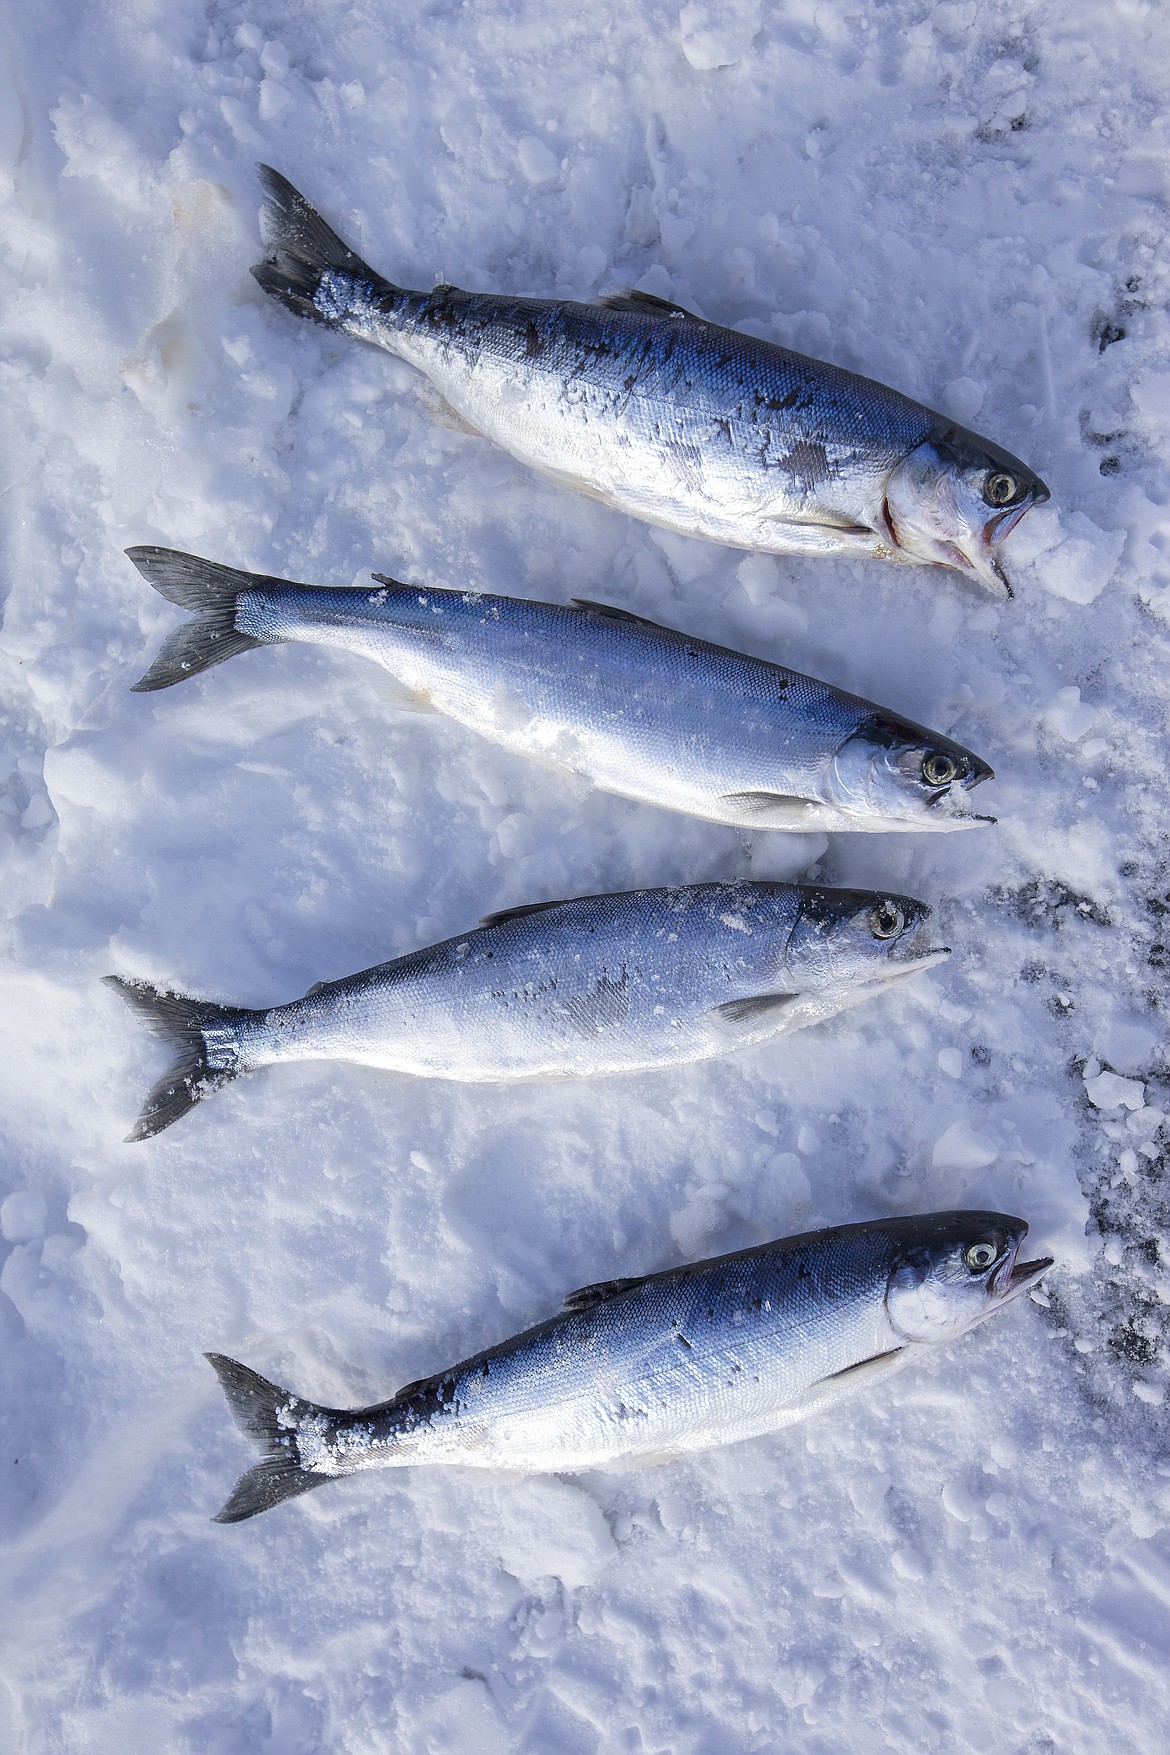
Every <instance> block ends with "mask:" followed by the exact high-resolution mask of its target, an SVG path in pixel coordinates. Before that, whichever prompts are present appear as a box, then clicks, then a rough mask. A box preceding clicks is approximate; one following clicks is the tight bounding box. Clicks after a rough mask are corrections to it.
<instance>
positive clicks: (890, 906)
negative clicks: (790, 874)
mask: <svg viewBox="0 0 1170 1755" xmlns="http://www.w3.org/2000/svg"><path fill="white" fill-rule="evenodd" d="M929 918H930V909H929V908H928V907H927V905H926V903H925V902H919V901H916V900H915V898H914V897H913V896H889V895H881V894H878V893H875V892H874V891H871V890H829V889H821V888H820V887H819V886H810V887H809V888H808V889H807V890H806V892H805V897H804V900H803V902H802V904H801V910H800V914H799V916H798V918H797V920H796V923H795V925H794V926H793V928H792V930H791V932H790V933H789V935H788V941H787V944H786V946H785V952H784V977H785V979H786V980H788V981H791V983H792V991H795V992H800V993H806V994H810V995H813V994H815V995H820V996H823V997H824V998H826V999H828V998H829V997H830V996H831V995H833V994H844V993H846V992H848V994H849V995H850V998H849V1000H847V1001H842V1000H837V1001H836V1003H834V1004H833V1006H832V1007H831V1009H832V1010H839V1009H840V1008H841V1004H842V1003H853V1002H854V1001H855V1000H856V999H860V998H864V997H865V996H866V995H867V994H868V993H869V992H870V991H871V990H872V989H874V988H876V987H879V986H882V985H884V984H885V983H887V982H890V981H896V980H898V979H900V978H901V977H902V976H905V975H913V974H915V973H916V972H917V971H918V970H920V969H929V968H931V967H932V966H933V965H934V964H935V963H940V962H941V961H942V960H943V958H944V957H949V956H950V954H951V953H950V951H949V949H947V948H946V947H945V946H941V945H935V946H931V945H924V944H923V943H922V928H923V926H924V924H925V922H926V921H927V920H929ZM826 1015H828V1014H826Z"/></svg>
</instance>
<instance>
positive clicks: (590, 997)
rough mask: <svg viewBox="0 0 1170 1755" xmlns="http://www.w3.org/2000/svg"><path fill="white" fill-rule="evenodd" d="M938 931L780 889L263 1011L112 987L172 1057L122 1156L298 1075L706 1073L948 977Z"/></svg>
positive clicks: (591, 903)
mask: <svg viewBox="0 0 1170 1755" xmlns="http://www.w3.org/2000/svg"><path fill="white" fill-rule="evenodd" d="M930 912H931V911H930V909H929V908H928V907H927V905H926V904H925V903H924V902H919V901H917V900H915V899H914V898H913V897H910V896H891V895H881V894H878V893H876V892H871V891H867V890H845V889H827V888H824V887H822V886H820V885H812V884H789V883H774V882H767V883H763V882H761V883H750V882H732V883H706V884H690V885H683V886H680V887H678V888H671V889H651V890H630V891H626V892H623V893H619V894H615V895H602V896H579V897H576V898H574V899H573V900H571V901H559V902H537V903H526V904H523V905H521V906H520V907H516V908H506V909H504V910H503V911H501V912H499V913H496V914H489V915H487V916H486V917H485V919H484V920H483V922H482V924H481V925H480V926H479V927H478V929H476V930H475V931H473V932H468V933H463V934H460V935H459V936H457V937H455V938H449V939H445V940H444V941H443V942H442V943H441V944H436V945H430V946H429V947H427V948H426V949H425V950H418V951H411V952H409V953H408V954H407V955H406V956H403V957H398V958H396V959H395V960H394V961H393V962H389V963H381V964H379V965H377V967H375V968H373V969H366V970H363V971H362V972H361V973H360V974H357V975H350V976H347V977H345V978H344V979H343V980H340V981H323V982H318V983H317V984H316V985H315V986H314V987H311V988H310V989H309V991H308V993H306V994H305V996H304V997H303V998H302V999H295V1000H293V1001H291V1003H289V1004H287V1005H278V1006H272V1007H270V1008H268V1009H264V1010H255V1011H253V1010H246V1009H244V1008H243V1007H239V1006H230V1005H222V1004H219V1003H215V1002H212V1001H208V1000H199V999H192V998H190V997H189V996H188V995H185V994H176V993H168V992H163V991H161V990H160V989H158V988H156V987H154V986H152V985H151V984H150V983H149V982H145V981H137V980H128V979H126V978H125V977H123V976H120V975H108V976H106V977H104V979H105V980H106V982H107V983H108V984H109V985H110V986H112V987H113V988H114V989H115V990H116V991H118V992H119V993H120V994H121V996H122V997H123V999H125V1000H126V1002H127V1004H129V1005H130V1006H131V1007H133V1009H134V1010H135V1011H137V1012H138V1013H139V1015H140V1016H141V1018H142V1019H143V1021H144V1022H145V1023H146V1024H147V1025H148V1026H149V1027H150V1028H151V1029H152V1030H153V1031H154V1032H155V1034H156V1035H157V1036H159V1037H161V1038H162V1040H163V1041H164V1042H165V1043H166V1044H167V1045H168V1047H169V1048H170V1050H171V1053H172V1055H173V1059H172V1063H171V1065H170V1066H169V1067H168V1068H167V1070H166V1072H165V1073H164V1074H163V1075H162V1077H161V1078H160V1079H159V1080H158V1081H157V1083H156V1084H155V1085H154V1087H153V1089H152V1090H151V1092H150V1094H149V1096H148V1097H147V1099H146V1103H145V1105H144V1106H143V1109H142V1112H141V1114H140V1115H139V1117H138V1120H137V1122H136V1123H135V1125H134V1127H133V1129H132V1130H131V1132H130V1133H129V1134H128V1135H127V1139H128V1140H129V1141H135V1140H143V1139H148V1138H150V1137H151V1136H152V1135H154V1134H157V1133H159V1132H161V1131H162V1129H163V1128H165V1127H169V1126H170V1125H171V1124H172V1123H173V1122H175V1121H177V1120H178V1119H179V1117H180V1116H182V1115H185V1114H186V1112H187V1111H188V1110H189V1109H191V1108H192V1107H193V1106H194V1105H195V1104H196V1103H198V1102H199V1101H200V1100H201V1099H203V1098H204V1097H206V1096H209V1095H210V1094H211V1093H212V1092H213V1091H217V1090H219V1089H221V1088H222V1087H223V1086H224V1085H226V1084H228V1083H230V1082H231V1081H232V1080H233V1079H236V1078H238V1077H239V1076H240V1075H241V1074H243V1073H251V1072H256V1071H258V1070H259V1069H260V1068H261V1067H268V1066H275V1065H278V1064H279V1063H281V1062H283V1061H290V1060H341V1061H349V1062H353V1063H356V1064H357V1065H360V1066H372V1067H380V1068H383V1069H386V1070H389V1071H393V1072H401V1073H411V1074H413V1075H415V1076H416V1077H421V1078H445V1079H460V1080H469V1081H473V1082H477V1083H478V1082H486V1081H498V1080H512V1079H533V1078H573V1077H589V1076H592V1075H597V1074H605V1073H632V1072H640V1071H648V1070H651V1069H654V1068H660V1067H672V1066H683V1065H686V1064H689V1063H691V1062H694V1061H700V1060H709V1059H713V1058H715V1057H716V1056H720V1055H724V1054H729V1053H731V1052H733V1051H734V1050H735V1049H738V1048H744V1047H749V1046H752V1045H754V1044H756V1043H760V1042H766V1041H768V1040H769V1038H771V1037H773V1036H777V1035H780V1034H781V1033H782V1032H785V1031H788V1030H792V1029H795V1028H798V1027H800V1026H802V1025H806V1024H812V1023H815V1022H817V1021H819V1020H821V1019H823V1018H829V1017H832V1016H834V1015H835V1014H836V1013H837V1012H840V1011H843V1010H844V1009H845V1008H846V1007H848V1006H852V1005H857V1004H859V1003H860V1002H861V1001H862V1000H864V999H866V998H868V997H869V996H870V995H871V994H874V993H877V992H878V991H879V990H880V989H882V988H883V987H885V986H888V985H889V984H890V983H891V982H895V981H898V980H901V979H904V978H905V977H906V976H908V975H912V974H915V973H917V972H918V971H920V970H924V969H927V968H931V967H933V966H934V965H935V964H937V963H940V962H941V961H942V960H943V959H944V958H945V957H947V956H949V955H950V949H949V947H948V946H933V947H931V946H924V945H922V944H921V943H920V939H921V934H922V929H923V926H924V923H925V921H926V920H927V919H928V918H929V916H930Z"/></svg>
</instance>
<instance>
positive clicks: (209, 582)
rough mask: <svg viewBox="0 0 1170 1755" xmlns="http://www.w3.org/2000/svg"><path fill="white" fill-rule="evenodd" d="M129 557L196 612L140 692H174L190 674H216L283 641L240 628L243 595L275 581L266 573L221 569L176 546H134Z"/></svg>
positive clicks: (163, 591) (164, 592) (169, 641)
mask: <svg viewBox="0 0 1170 1755" xmlns="http://www.w3.org/2000/svg"><path fill="white" fill-rule="evenodd" d="M126 553H127V555H128V556H129V558H130V560H132V561H133V562H134V565H135V566H136V567H137V568H138V571H139V572H140V573H141V574H142V577H143V578H144V579H145V580H146V582H147V584H148V585H153V586H154V588H155V590H156V591H157V592H158V593H159V595H160V596H162V597H165V598H166V599H167V600H168V602H170V603H177V604H178V605H179V607H180V609H190V610H194V612H195V620H194V621H191V622H185V623H184V624H183V626H182V627H181V628H176V629H175V631H174V632H173V633H171V634H168V635H167V637H166V639H165V640H164V641H163V644H162V650H161V651H160V652H159V655H158V657H157V658H156V659H155V661H154V663H153V664H152V665H151V667H150V669H149V670H148V671H147V673H146V675H145V676H144V677H142V678H140V680H139V681H138V682H136V683H135V684H134V693H135V694H146V693H148V692H149V691H151V690H153V689H169V688H170V687H171V686H172V684H174V683H178V682H185V681H186V679H187V678H188V677H189V676H198V674H199V672H200V671H201V670H210V669H211V667H212V665H213V664H222V663H223V661H224V659H225V658H234V657H235V655H236V653H237V652H250V651H251V650H252V648H253V647H254V646H268V645H274V644H276V643H278V642H279V639H280V636H279V635H278V634H273V635H271V636H269V637H267V638H265V639H258V638H257V637H256V635H254V634H245V633H242V632H241V631H240V629H239V628H237V627H236V605H237V602H238V600H239V598H240V596H241V594H242V593H243V592H245V591H256V590H258V589H260V588H261V587H262V586H265V585H271V584H272V583H273V581H272V580H271V579H269V578H266V577H265V576H264V575H263V574H261V573H243V572H241V571H240V570H239V568H237V567H221V566H220V565H219V564H218V562H216V561H205V560H201V559H200V557H199V556H198V555H186V554H183V553H181V552H180V550H178V549H174V548H152V547H149V546H144V547H140V548H128V549H127V550H126Z"/></svg>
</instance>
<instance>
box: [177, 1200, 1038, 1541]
mask: <svg viewBox="0 0 1170 1755" xmlns="http://www.w3.org/2000/svg"><path fill="white" fill-rule="evenodd" d="M1027 1230H1028V1227H1027V1225H1026V1224H1025V1223H1024V1221H1023V1220H1022V1219H1014V1218H1010V1217H1008V1216H1007V1215H1006V1214H1004V1213H986V1212H945V1213H925V1214H922V1215H919V1216H918V1217H914V1218H906V1219H882V1220H877V1221H875V1222H872V1223H867V1224H860V1225H841V1226H837V1227H835V1228H833V1229H831V1230H825V1231H816V1232H810V1233H806V1234H805V1235H803V1236H800V1237H789V1238H787V1239H785V1240H783V1241H781V1242H778V1243H767V1244H764V1245H763V1247H761V1248H757V1249H744V1250H740V1251H738V1252H737V1253H736V1254H734V1255H725V1256H720V1257H718V1258H717V1259H715V1260H712V1261H700V1262H695V1263H694V1264H692V1265H691V1266H689V1267H682V1268H674V1269H671V1270H669V1271H668V1272H666V1273H659V1274H650V1275H648V1276H647V1277H646V1278H644V1279H630V1280H609V1281H606V1282H604V1283H602V1284H601V1285H597V1286H586V1287H584V1288H583V1289H582V1290H581V1291H579V1292H574V1293H572V1294H571V1295H570V1297H569V1298H567V1299H566V1301H565V1307H564V1310H563V1311H562V1312H561V1314H560V1315H559V1316H554V1317H553V1318H552V1319H551V1321H548V1322H543V1323H541V1324H540V1325H539V1326H538V1327H536V1328H531V1329H528V1330H527V1331H526V1332H525V1333H523V1334H519V1335H514V1336H513V1337H512V1338H511V1339H510V1340H506V1341H503V1342H501V1343H500V1344H499V1345H497V1346H494V1347H489V1348H487V1349H486V1350H485V1351H484V1352H482V1353H476V1354H474V1355H473V1356H472V1357H471V1358H470V1359H465V1360H463V1361H462V1363H461V1364H458V1365H454V1366H452V1367H450V1368H449V1369H448V1370H446V1371H441V1372H439V1373H438V1374H437V1375H435V1376H434V1377H427V1378H423V1379H422V1380H420V1381H419V1382H417V1383H411V1384H408V1385H407V1386H406V1388H405V1389H401V1390H399V1391H398V1394H397V1395H395V1396H392V1397H391V1398H390V1400H389V1401H386V1402H381V1403H379V1404H378V1405H377V1406H375V1407H369V1408H357V1409H353V1410H344V1409H339V1408H323V1407H318V1406H316V1405H315V1404H314V1403H313V1402H308V1401H305V1400H303V1399H302V1398H301V1397H300V1396H296V1395H292V1394H291V1393H290V1392H289V1391H288V1390H284V1389H280V1388H278V1387H277V1385H276V1384H274V1383H270V1382H268V1380H267V1379H266V1378H263V1377H261V1376H259V1375H258V1373H256V1372H254V1371H250V1370H249V1369H248V1367H247V1366H244V1365H240V1364H238V1363H237V1362H236V1361H235V1360H234V1359H228V1358H225V1357H224V1356H223V1355H222V1354H215V1353H210V1354H208V1358H209V1359H210V1360H211V1363H212V1365H213V1366H214V1367H215V1369H216V1372H217V1373H218V1375H219V1379H220V1382H221V1384H222V1385H223V1388H224V1392H225V1394H226V1396H227V1399H228V1403H229V1406H230V1407H231V1410H232V1413H233V1415H234V1416H235V1419H236V1422H237V1424H238V1425H239V1426H240V1427H241V1429H242V1430H243V1431H244V1432H245V1433H247V1434H248V1436H249V1437H251V1438H252V1439H253V1440H254V1441H255V1442H256V1443H257V1444H258V1445H259V1447H260V1450H261V1452H262V1455H261V1460H260V1461H259V1462H258V1463H257V1464H256V1465H255V1466H254V1467H253V1468H251V1469H249V1471H248V1472H247V1473H246V1474H245V1475H243V1476H242V1477H241V1479H240V1480H239V1482H237V1484H236V1487H235V1490H234V1492H233V1493H232V1495H231V1497H230V1499H229V1500H228V1502H227V1504H226V1505H225V1506H224V1508H223V1510H222V1511H221V1512H220V1513H219V1517H218V1519H217V1521H218V1522H220V1523H238V1522H239V1521H240V1520H241V1519H243V1518H245V1517H252V1516H253V1515H254V1514H255V1513H256V1512H258V1511H266V1510H268V1509H269V1508H270V1507H271V1506H274V1505H278V1504H279V1503H280V1501H281V1500H282V1499H290V1498H293V1497H294V1496H295V1495H296V1494H298V1493H305V1492H308V1491H309V1490H310V1489H311V1488H313V1487H321V1486H324V1485H325V1483H326V1482H327V1481H331V1480H336V1479H338V1478H339V1477H340V1476H342V1475H352V1474H357V1473H359V1472H360V1471H362V1470H364V1469H377V1468H403V1467H410V1466H415V1465H423V1464H431V1463H456V1464H458V1465H459V1466H460V1467H463V1468H468V1467H471V1468H488V1469H511V1470H523V1471H528V1472H537V1471H555V1472H564V1471H573V1470H579V1469H595V1468H604V1467H606V1466H608V1465H612V1464H614V1463H616V1462H621V1461H625V1460H628V1459H636V1460H641V1461H644V1462H645V1461H659V1460H662V1459H663V1458H665V1457H668V1456H678V1455H683V1454H685V1453H686V1452H688V1451H696V1450H704V1449H707V1448H709V1447H711V1446H713V1445H718V1444H730V1443H733V1442H735V1441H736V1440H738V1439H742V1438H754V1437H758V1436H760V1435H761V1434H763V1433H767V1432H775V1431H777V1430H779V1429H780V1428H781V1427H783V1426H788V1425H791V1424H792V1423H793V1422H795V1421H797V1420H801V1419H803V1418H804V1417H805V1416H806V1415H808V1414H812V1413H815V1412H817V1411H818V1410H820V1409H822V1408H826V1407H829V1406H831V1405H832V1404H833V1403H835V1402H837V1401H840V1400H842V1399H843V1398H844V1397H846V1396H848V1395H850V1394H852V1393H853V1392H854V1391H856V1390H859V1389H862V1388H867V1387H868V1388H872V1387H874V1386H876V1385H877V1384H879V1383H881V1382H882V1381H883V1380H884V1379H885V1378H886V1377H887V1376H888V1375H889V1374H890V1373H891V1372H892V1371H893V1370H896V1369H897V1368H898V1367H899V1366H902V1365H905V1364H906V1363H908V1362H909V1361H910V1360H912V1359H913V1358H915V1356H916V1355H918V1354H919V1353H920V1352H921V1350H922V1349H923V1348H924V1347H929V1346H937V1345H939V1344H945V1343H946V1342H948V1341H951V1340H954V1339H955V1338H956V1337H957V1336H958V1335H961V1334H964V1333H965V1332H966V1331H967V1330H968V1329H970V1328H973V1327H974V1326H975V1324H976V1323H979V1322H982V1321H983V1320H984V1319H985V1318H986V1317H988V1316H991V1315H993V1314H994V1313H995V1312H996V1311H998V1310H1002V1309H1003V1307H1004V1306H1005V1305H1006V1304H1008V1303H1010V1302H1012V1300H1014V1299H1016V1298H1018V1297H1019V1296H1020V1295H1021V1293H1023V1292H1025V1291H1027V1290H1028V1289H1029V1287H1031V1286H1034V1285H1035V1284H1036V1283H1037V1281H1038V1280H1039V1279H1040V1276H1041V1275H1042V1274H1043V1273H1045V1272H1046V1271H1047V1270H1048V1268H1050V1267H1051V1266H1052V1262H1051V1261H1050V1260H1048V1259H1043V1260H1036V1261H1028V1262H1020V1261H1019V1259H1018V1258H1019V1251H1020V1246H1021V1244H1022V1242H1023V1239H1024V1237H1025V1235H1026V1234H1027Z"/></svg>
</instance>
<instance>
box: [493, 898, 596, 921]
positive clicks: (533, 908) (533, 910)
mask: <svg viewBox="0 0 1170 1755" xmlns="http://www.w3.org/2000/svg"><path fill="white" fill-rule="evenodd" d="M574 899H576V900H579V899H580V898H572V897H564V896H563V897H561V898H560V900H559V901H556V902H521V903H520V904H519V905H518V906H517V907H515V908H498V909H497V910H496V912H495V913H494V914H485V915H484V916H483V917H482V919H481V920H480V923H479V924H480V925H481V926H502V925H503V924H504V922H505V920H523V919H524V917H525V915H527V914H543V913H544V912H545V911H546V909H549V908H563V907H564V905H565V902H566V901H571V900H574Z"/></svg>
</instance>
